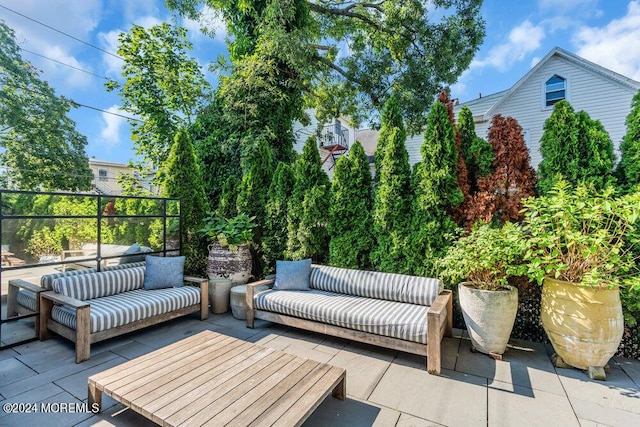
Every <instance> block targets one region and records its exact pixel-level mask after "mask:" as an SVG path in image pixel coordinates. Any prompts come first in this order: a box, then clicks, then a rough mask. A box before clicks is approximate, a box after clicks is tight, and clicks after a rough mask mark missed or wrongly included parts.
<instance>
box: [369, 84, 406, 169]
mask: <svg viewBox="0 0 640 427" xmlns="http://www.w3.org/2000/svg"><path fill="white" fill-rule="evenodd" d="M394 129H397V132H398V134H397V135H396V138H400V139H401V140H403V141H405V140H406V138H407V133H406V131H405V127H404V120H403V119H402V113H401V111H400V105H399V104H398V98H397V97H396V96H394V95H391V98H389V100H388V101H387V103H386V104H385V106H384V108H383V109H382V117H381V126H380V132H379V133H378V143H377V144H376V152H375V154H374V157H373V159H374V162H375V173H376V182H377V181H378V177H379V175H380V167H381V165H382V159H383V158H384V152H385V150H386V148H387V145H389V144H388V142H389V139H390V138H391V133H392V132H393V130H394Z"/></svg>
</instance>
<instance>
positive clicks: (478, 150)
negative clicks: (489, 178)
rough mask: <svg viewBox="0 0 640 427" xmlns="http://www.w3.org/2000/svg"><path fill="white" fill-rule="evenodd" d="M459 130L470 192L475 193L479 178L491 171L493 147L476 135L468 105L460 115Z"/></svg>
mask: <svg viewBox="0 0 640 427" xmlns="http://www.w3.org/2000/svg"><path fill="white" fill-rule="evenodd" d="M458 132H459V134H460V148H461V150H462V157H463V159H464V163H465V165H466V166H467V176H468V178H469V192H470V193H471V194H475V193H476V192H477V191H478V179H479V178H482V177H484V176H486V175H487V174H488V173H489V172H490V171H491V164H492V163H493V147H492V146H491V144H489V143H488V142H487V141H485V140H484V139H483V138H480V137H479V136H477V135H476V125H475V123H474V122H473V113H472V112H471V110H470V109H469V108H468V107H467V106H466V105H465V106H463V107H462V109H461V110H460V114H459V115H458Z"/></svg>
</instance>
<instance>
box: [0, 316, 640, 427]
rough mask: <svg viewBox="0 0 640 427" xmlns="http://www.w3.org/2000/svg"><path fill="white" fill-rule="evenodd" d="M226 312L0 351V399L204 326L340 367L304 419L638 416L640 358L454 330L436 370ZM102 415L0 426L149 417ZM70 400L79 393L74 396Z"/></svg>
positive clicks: (47, 398)
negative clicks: (604, 360)
mask: <svg viewBox="0 0 640 427" xmlns="http://www.w3.org/2000/svg"><path fill="white" fill-rule="evenodd" d="M256 323H257V325H256V326H257V327H256V329H247V328H245V326H244V322H243V321H239V320H236V319H234V318H233V317H231V315H229V314H226V315H212V316H211V317H210V318H209V319H208V320H206V321H199V320H196V319H195V318H192V317H187V318H183V319H177V320H174V321H171V322H167V323H164V324H162V325H158V326H155V327H152V328H148V329H146V330H144V331H140V332H136V333H132V334H129V335H126V336H124V337H120V338H116V339H111V340H107V341H106V342H101V343H98V344H96V345H93V346H92V349H91V359H90V360H88V361H85V362H83V363H81V364H75V363H74V351H73V347H72V343H71V342H69V341H67V340H65V339H62V338H58V337H56V338H53V339H50V340H48V341H44V342H38V341H36V342H31V343H27V344H23V345H20V346H18V347H15V348H13V349H8V350H3V351H0V403H1V404H4V403H34V402H36V403H37V402H44V403H53V405H51V406H50V408H54V409H56V408H60V406H59V405H55V404H58V403H63V404H64V403H66V404H81V403H83V402H86V400H87V378H88V377H89V376H90V375H92V374H94V373H97V372H100V371H103V370H105V369H107V368H110V367H112V366H116V365H118V364H120V363H122V362H124V361H126V360H129V359H132V358H135V357H137V356H140V355H142V354H145V353H148V352H150V351H152V350H155V349H157V348H160V347H163V346H165V345H167V344H169V343H172V342H175V341H178V340H180V339H183V338H185V337H187V336H189V335H192V334H194V333H197V332H199V331H202V330H205V329H210V330H214V331H217V332H220V333H223V334H227V335H230V336H234V337H236V338H240V339H243V340H246V341H250V342H255V343H258V344H260V345H264V346H267V347H272V348H276V349H280V350H284V351H286V352H289V353H292V354H295V355H299V356H302V357H305V358H309V359H314V360H317V361H321V362H327V363H330V364H333V365H336V366H341V367H344V368H346V370H347V399H346V400H344V401H339V400H337V399H333V398H328V399H327V400H325V402H324V403H323V404H322V405H321V406H320V407H319V408H318V409H317V410H316V411H315V412H314V414H313V415H312V416H311V417H310V418H309V419H308V420H307V422H306V423H305V425H307V426H349V427H353V426H434V425H447V426H458V425H460V426H480V425H482V426H486V425H489V426H515V425H521V426H538V425H539V426H545V427H547V426H596V425H609V426H625V427H627V426H640V362H639V361H633V360H626V359H619V358H617V359H614V360H613V363H612V369H611V373H610V374H609V375H608V379H607V381H606V382H599V381H592V380H590V379H589V378H588V377H587V376H586V375H585V374H584V373H582V372H581V371H578V370H571V369H556V368H554V367H553V366H552V365H551V363H550V361H549V357H548V351H549V350H548V348H547V347H546V346H545V345H543V344H538V343H530V342H524V341H512V342H511V348H510V349H509V351H508V352H507V353H506V354H505V360H504V361H494V360H492V359H490V358H489V357H487V356H485V355H482V354H477V353H471V351H470V342H469V340H468V339H467V338H465V336H464V334H463V333H462V332H461V331H456V334H455V335H456V336H455V337H454V338H445V342H444V345H443V372H442V375H441V376H439V377H437V376H433V375H429V374H427V372H426V371H425V358H424V357H419V356H414V355H410V354H406V353H402V352H397V351H390V350H386V349H383V348H378V347H373V346H368V345H363V344H359V343H354V342H350V341H347V340H342V339H336V338H331V337H327V336H324V335H320V334H314V333H308V332H304V331H300V330H295V329H290V328H286V327H282V326H279V325H272V324H270V323H268V322H262V321H258V322H256ZM103 404H104V406H103V407H104V410H103V412H102V413H100V414H99V415H93V414H91V413H85V412H80V413H78V412H76V413H72V412H69V411H66V412H64V413H46V414H45V413H42V412H40V413H35V414H7V413H5V412H4V411H0V425H2V426H44V425H46V426H93V425H95V426H136V427H138V426H145V425H154V424H153V423H151V422H150V421H148V420H146V419H145V418H144V417H142V416H140V415H138V414H136V413H134V412H133V411H131V410H128V409H127V408H126V407H124V406H123V405H121V404H117V403H116V402H114V401H113V400H112V399H110V398H108V397H105V398H104V401H103ZM73 407H74V408H75V405H74V406H73Z"/></svg>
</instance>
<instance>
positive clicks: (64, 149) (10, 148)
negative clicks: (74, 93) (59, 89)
mask: <svg viewBox="0 0 640 427" xmlns="http://www.w3.org/2000/svg"><path fill="white" fill-rule="evenodd" d="M75 106H76V105H75V104H74V103H73V101H71V100H69V99H67V98H64V97H61V96H56V94H55V92H54V90H53V88H51V86H49V84H47V82H45V81H43V80H41V79H40V75H39V72H38V70H36V68H35V67H34V66H33V65H32V64H31V63H29V62H27V61H25V60H24V59H22V57H21V55H20V47H19V46H18V45H17V43H16V41H15V35H14V32H13V30H12V29H11V28H10V27H9V26H7V25H6V24H5V23H4V21H2V20H0V147H2V148H3V150H2V153H0V166H4V167H7V168H9V169H10V171H11V172H10V174H8V175H7V176H5V177H3V178H4V181H5V182H4V185H5V186H6V185H12V186H15V187H17V188H19V189H24V190H35V189H45V190H71V191H76V190H88V189H90V188H91V180H92V177H93V174H92V172H91V170H90V169H89V162H88V159H87V155H86V153H85V147H86V145H87V139H86V137H85V136H84V135H82V134H80V133H79V132H78V131H77V130H76V124H75V122H74V121H73V120H71V119H70V118H69V117H68V115H67V114H68V113H69V111H70V110H71V108H73V107H75Z"/></svg>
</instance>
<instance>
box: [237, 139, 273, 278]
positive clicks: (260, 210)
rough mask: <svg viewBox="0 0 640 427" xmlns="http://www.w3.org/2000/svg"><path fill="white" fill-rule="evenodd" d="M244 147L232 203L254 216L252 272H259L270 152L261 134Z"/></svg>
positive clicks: (269, 178)
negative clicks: (235, 196) (235, 195)
mask: <svg viewBox="0 0 640 427" xmlns="http://www.w3.org/2000/svg"><path fill="white" fill-rule="evenodd" d="M247 151H248V155H247V158H246V159H245V160H244V161H243V164H244V166H245V168H246V169H247V171H246V172H245V173H244V175H243V177H242V181H241V182H240V191H239V192H238V198H237V201H236V206H237V209H238V213H243V214H246V215H249V216H250V217H255V219H254V222H255V223H256V224H257V226H256V228H254V230H253V245H251V254H252V256H253V273H254V275H260V274H261V273H262V271H263V265H262V236H263V230H264V219H265V205H266V203H267V191H265V190H266V189H268V188H269V185H270V184H271V179H272V176H273V154H272V152H271V148H270V147H269V143H268V141H267V140H266V138H264V137H258V138H256V140H255V141H254V142H253V147H251V149H250V150H247Z"/></svg>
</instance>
